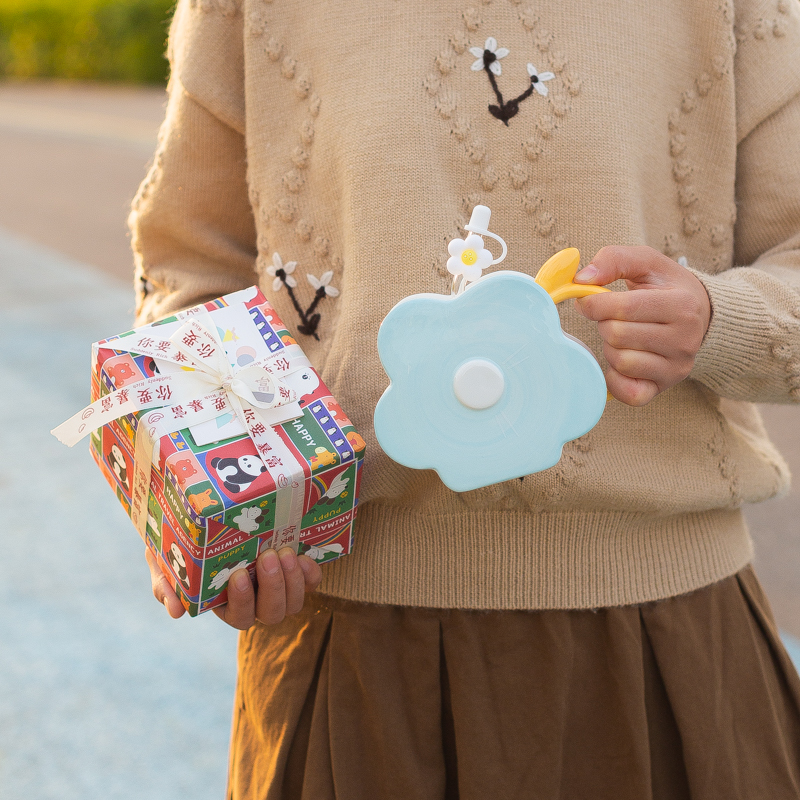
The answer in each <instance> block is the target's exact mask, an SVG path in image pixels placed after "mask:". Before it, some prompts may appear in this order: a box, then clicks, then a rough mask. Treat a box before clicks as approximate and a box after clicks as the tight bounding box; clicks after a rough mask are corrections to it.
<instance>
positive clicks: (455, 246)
mask: <svg viewBox="0 0 800 800" xmlns="http://www.w3.org/2000/svg"><path fill="white" fill-rule="evenodd" d="M447 252H448V253H450V258H448V259H447V271H448V272H449V273H450V274H451V275H463V276H464V277H465V278H466V279H467V280H468V281H475V280H477V279H478V278H480V276H481V273H482V272H483V270H485V269H486V268H487V267H488V266H490V265H491V263H492V254H491V253H490V252H489V251H488V250H487V249H486V248H485V247H484V246H483V239H482V238H481V237H480V236H478V234H477V233H471V234H470V235H469V236H467V238H466V239H453V240H452V241H451V242H450V244H448V245H447Z"/></svg>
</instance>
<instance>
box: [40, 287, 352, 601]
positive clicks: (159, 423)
mask: <svg viewBox="0 0 800 800" xmlns="http://www.w3.org/2000/svg"><path fill="white" fill-rule="evenodd" d="M196 334H198V335H196ZM187 342H188V344H186V343H187ZM204 342H205V343H204ZM204 349H205V356H206V357H208V358H209V359H210V361H211V362H213V363H215V364H216V366H215V367H214V369H212V370H210V372H211V373H212V374H213V375H219V376H221V377H215V378H213V380H212V379H211V378H208V376H205V380H207V381H210V383H206V384H205V385H203V384H202V382H201V383H198V382H197V381H198V378H204V376H203V375H202V374H200V373H199V372H198V371H197V370H195V369H194V368H192V367H191V366H189V367H187V366H185V365H183V364H182V363H181V362H185V363H188V364H190V365H191V364H192V359H193V358H194V360H195V361H196V362H197V363H198V364H199V355H198V354H203V352H204ZM212 349H215V350H216V353H212V352H211V351H212ZM223 351H224V355H223ZM182 354H185V355H186V356H188V357H189V361H188V362H186V359H185V358H182V357H181V355H182ZM215 358H216V359H217V361H216V362H214V359H215ZM214 370H217V371H216V372H215V371H214ZM238 378H242V380H237V379H238ZM148 379H155V380H149V381H148ZM186 381H189V383H188V384H187V383H186ZM192 381H194V383H192ZM243 382H246V383H247V386H243V385H242V384H243ZM187 387H188V389H187ZM198 387H200V388H198ZM231 387H233V388H231ZM126 390H127V391H126ZM187 398H188V399H187ZM176 400H177V401H178V402H176ZM92 401H93V406H89V407H87V409H84V410H83V412H79V414H76V415H75V417H73V418H72V420H70V421H68V422H67V423H64V425H63V426H60V427H61V428H66V427H68V426H69V425H71V424H72V425H75V424H77V423H80V420H81V419H86V420H88V427H89V428H91V427H92V426H95V427H96V426H97V421H98V419H102V420H103V421H105V419H106V418H107V417H108V416H109V415H112V416H113V415H115V414H117V412H118V411H119V410H122V411H125V410H128V409H132V406H131V405H130V404H134V405H137V406H138V409H136V410H132V411H131V413H124V414H123V415H122V416H119V417H118V418H116V419H112V420H111V421H110V422H107V423H106V424H103V425H102V427H96V429H95V430H92V431H91V433H90V441H91V452H92V455H93V456H94V458H95V460H96V462H97V464H98V465H99V467H100V469H101V470H102V472H103V474H104V475H105V477H106V480H107V481H108V482H109V484H111V486H112V488H114V489H115V491H116V494H117V497H118V499H119V501H120V502H121V503H122V505H123V506H124V508H125V510H126V511H127V513H128V514H129V515H130V516H131V518H132V519H133V521H134V524H136V525H137V527H138V528H139V530H140V533H141V534H142V536H143V538H144V540H145V542H146V544H147V546H148V547H149V548H150V549H151V551H152V552H153V553H154V554H155V555H156V557H157V558H158V561H159V563H160V565H161V568H162V570H163V571H164V574H165V575H167V576H168V577H169V578H170V579H171V581H172V583H173V585H174V587H175V591H176V593H177V594H178V596H179V597H180V599H181V602H182V603H183V605H184V606H185V608H186V609H187V610H188V611H189V613H190V614H191V615H196V614H199V613H202V612H204V611H207V610H208V609H210V608H213V607H215V606H218V605H221V604H222V603H224V602H225V601H226V596H227V595H226V587H227V583H228V579H229V577H230V575H231V574H232V573H233V572H234V571H235V570H237V569H239V568H242V567H247V568H249V569H250V571H251V574H253V572H254V569H255V566H254V565H255V560H256V558H257V556H258V554H259V553H260V552H262V551H263V550H265V549H267V548H268V547H276V546H281V545H284V544H290V545H294V546H295V547H296V549H297V550H298V552H300V553H305V554H307V555H308V556H310V557H311V558H313V559H315V560H316V561H318V562H325V561H329V560H331V559H334V558H338V557H339V556H343V555H346V554H347V553H349V552H350V549H351V547H352V540H353V520H354V517H355V513H356V507H357V502H358V500H357V497H358V488H359V481H360V470H361V465H362V459H363V455H364V449H365V444H364V440H363V439H362V438H361V436H360V435H359V434H358V433H357V431H356V430H355V428H354V426H353V425H352V423H351V422H350V420H349V419H348V418H347V416H346V415H345V413H344V412H343V411H342V409H341V407H340V406H339V404H338V403H337V402H336V400H335V398H334V397H332V396H331V393H330V391H329V390H328V388H327V387H326V386H325V384H324V383H323V382H322V380H321V379H320V377H319V375H318V374H317V373H316V371H315V370H314V368H313V367H312V366H311V365H310V363H309V362H308V360H307V359H306V357H305V355H304V354H303V352H302V349H301V348H300V347H299V346H298V345H297V343H296V342H295V340H294V339H293V338H292V336H291V334H290V333H289V332H288V331H287V330H286V328H285V326H284V325H283V323H282V321H281V320H280V318H279V317H278V315H277V314H276V313H275V310H274V309H273V308H272V306H270V305H269V303H268V302H267V301H266V299H265V298H264V296H263V295H262V294H261V292H260V291H258V290H257V289H256V288H254V287H252V288H250V289H246V290H243V291H242V292H236V293H234V294H231V295H226V296H224V297H222V298H220V299H218V300H215V301H212V302H210V303H206V304H205V305H204V306H200V307H197V308H195V309H190V310H189V311H187V312H182V313H181V314H178V315H176V316H174V317H169V318H167V319H165V320H161V321H160V322H157V323H154V324H153V325H148V326H144V327H141V328H137V329H136V330H134V331H130V332H128V333H126V334H122V335H121V336H119V337H113V338H111V339H108V340H103V341H101V342H98V343H96V344H95V345H94V346H93V351H92ZM159 404H163V405H159ZM237 407H238V410H237ZM92 408H94V409H95V411H96V412H97V413H96V414H94V415H92V414H87V412H88V411H89V410H90V409H92ZM81 414H83V417H81ZM184 421H185V423H186V424H185V427H180V428H178V426H179V425H181V423H182V422H184ZM143 425H144V426H149V428H148V430H149V431H150V435H149V436H147V435H144V434H146V430H145V428H144V427H142V429H141V430H140V426H143ZM245 426H247V427H245ZM83 427H85V426H84V425H83V424H78V426H77V428H76V430H78V431H79V433H77V434H75V436H76V437H77V438H79V437H80V436H81V435H83V430H82V428H83ZM164 431H167V432H166V433H164ZM54 433H55V434H56V435H57V436H59V438H60V439H61V440H62V441H66V442H67V443H72V442H71V441H67V438H69V437H62V435H59V434H60V429H56V431H54ZM137 434H138V435H137ZM148 470H149V475H148V474H147V472H148ZM148 480H149V486H148ZM145 495H146V503H145ZM137 507H140V508H137Z"/></svg>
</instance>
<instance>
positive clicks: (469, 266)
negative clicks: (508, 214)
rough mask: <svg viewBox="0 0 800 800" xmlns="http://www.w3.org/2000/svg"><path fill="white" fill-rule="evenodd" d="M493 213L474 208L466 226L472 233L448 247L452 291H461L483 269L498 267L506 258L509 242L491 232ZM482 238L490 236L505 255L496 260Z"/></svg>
mask: <svg viewBox="0 0 800 800" xmlns="http://www.w3.org/2000/svg"><path fill="white" fill-rule="evenodd" d="M491 216H492V212H491V211H490V209H489V208H487V207H486V206H475V208H473V209H472V216H471V217H470V220H469V224H467V225H465V226H464V227H465V228H466V230H467V231H468V232H469V236H467V237H466V238H465V239H452V240H451V241H450V243H449V244H448V245H447V252H448V253H450V258H448V259H447V271H448V272H449V273H450V274H451V275H453V276H454V277H453V290H454V291H455V292H456V293H459V292H461V291H462V290H463V289H464V288H465V287H466V285H467V283H469V282H470V281H476V280H478V278H480V277H481V274H482V273H483V270H485V269H486V268H487V267H491V266H492V265H494V264H499V263H500V262H501V261H502V260H503V259H504V258H505V257H506V252H507V248H506V243H505V242H504V241H503V240H502V239H501V238H500V237H499V236H497V235H496V234H494V233H490V232H489V230H488V228H489V219H490V218H491ZM483 236H490V237H491V238H492V239H496V240H497V241H498V242H500V244H501V245H502V248H503V252H502V253H501V254H500V257H499V258H494V257H493V256H492V254H491V252H490V251H489V250H488V249H487V248H486V247H484V246H483Z"/></svg>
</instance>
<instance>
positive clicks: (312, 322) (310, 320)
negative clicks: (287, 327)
mask: <svg viewBox="0 0 800 800" xmlns="http://www.w3.org/2000/svg"><path fill="white" fill-rule="evenodd" d="M275 277H276V278H280V279H281V283H283V285H284V286H285V287H286V291H287V292H289V299H290V300H291V301H292V305H293V306H294V310H295V311H296V312H297V315H298V316H299V317H300V325H298V326H297V330H298V331H299V332H300V333H303V334H305V335H306V336H313V337H314V338H315V339H316V340H317V341H319V336H317V327H318V326H319V320H320V315H319V314H318V313H316V314H315V313H314V312H315V311H316V308H317V306H318V305H319V301H320V300H322V298H323V297H325V286H324V285H323V286H320V287H319V288H318V289H317V290H316V292H314V300H313V301H312V303H311V305H310V306H309V307H308V308H307V309H306V310H305V311H303V309H302V307H301V306H300V303H298V302H297V298H296V297H295V294H294V289H293V288H292V287H291V286H290V285H289V284H288V283H287V282H286V270H284V269H277V270H275Z"/></svg>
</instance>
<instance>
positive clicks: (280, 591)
mask: <svg viewBox="0 0 800 800" xmlns="http://www.w3.org/2000/svg"><path fill="white" fill-rule="evenodd" d="M256 577H257V579H258V597H257V599H256V617H257V618H258V619H259V620H260V621H261V622H263V623H264V624H265V625H275V624H276V623H278V622H280V621H281V620H282V619H283V618H284V617H285V616H286V584H285V583H284V579H283V570H282V569H281V562H280V559H279V558H278V554H277V553H276V552H275V551H274V550H271V549H270V550H266V551H265V552H263V553H262V554H261V555H260V556H259V557H258V561H256Z"/></svg>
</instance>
